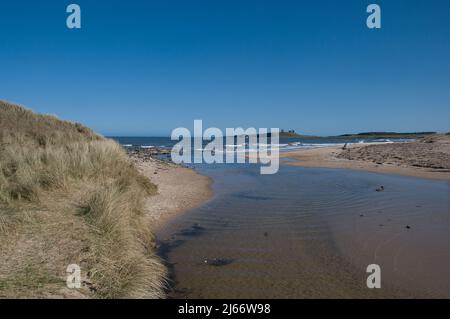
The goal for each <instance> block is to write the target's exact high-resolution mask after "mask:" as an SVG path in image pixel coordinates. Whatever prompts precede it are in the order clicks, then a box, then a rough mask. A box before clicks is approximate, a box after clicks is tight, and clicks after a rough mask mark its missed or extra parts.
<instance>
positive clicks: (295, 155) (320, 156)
mask: <svg viewBox="0 0 450 319" xmlns="http://www.w3.org/2000/svg"><path fill="white" fill-rule="evenodd" d="M406 144H411V145H413V144H414V145H417V144H420V142H413V143H405V145H406ZM391 145H393V144H378V145H371V144H361V145H351V146H349V147H348V148H347V150H342V146H329V147H322V148H314V149H300V150H296V151H290V152H285V153H280V160H281V161H282V163H283V164H286V165H292V166H301V167H311V168H334V169H348V170H356V171H366V172H371V173H382V174H391V175H400V176H408V177H416V178H425V179H431V180H441V181H442V180H444V181H450V170H448V169H435V168H430V167H416V166H411V165H408V164H406V163H402V162H386V161H378V162H374V161H372V160H370V159H369V158H368V157H364V156H360V157H359V158H358V159H351V158H352V157H351V156H347V158H345V157H344V156H346V155H347V154H348V153H350V154H351V152H354V153H363V152H365V150H366V149H367V148H369V149H370V148H371V147H374V146H376V147H377V148H378V149H383V148H386V146H388V147H389V146H391ZM424 145H425V144H424ZM407 147H408V146H407ZM345 152H347V154H345ZM283 158H284V159H292V160H294V161H288V160H284V161H283Z"/></svg>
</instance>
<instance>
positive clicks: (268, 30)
mask: <svg viewBox="0 0 450 319" xmlns="http://www.w3.org/2000/svg"><path fill="white" fill-rule="evenodd" d="M70 3H78V4H79V5H80V6H81V9H82V29H81V30H69V29H68V28H67V27H66V17H67V16H68V14H67V13H66V12H65V11H66V10H65V9H66V6H67V5H68V4H70ZM370 3H377V4H379V5H380V6H381V9H382V28H381V29H380V30H369V29H368V28H367V26H366V18H367V16H368V14H367V13H366V7H367V5H368V4H370ZM0 72H1V75H0V99H4V100H8V101H11V102H16V103H19V104H22V105H26V106H27V107H29V108H32V109H33V110H35V111H37V112H41V113H51V114H56V115H58V116H59V117H61V118H64V119H69V120H73V121H79V122H82V123H84V124H86V125H88V126H90V127H92V128H94V129H95V130H97V131H99V132H100V133H103V134H105V135H137V136H150V135H158V136H161V135H169V134H170V132H171V130H172V129H174V128H176V127H179V126H186V127H189V128H191V127H192V126H193V120H194V119H203V120H204V125H205V126H217V127H220V128H225V127H238V126H243V127H250V126H253V127H280V128H284V129H295V130H297V131H298V132H301V133H305V134H319V135H332V134H343V133H349V132H361V131H383V130H385V131H429V130H432V131H434V130H437V131H450V1H448V0H432V1H426V0H417V1H414V0H407V1H406V0H389V1H380V0H371V1H364V0H333V1H332V0H329V1H320V0H309V1H301V0H297V1H283V0H277V1H264V0H256V1H245V0H222V1H219V0H208V1H206V0H205V1H197V0H183V1H181V0H180V1H175V0H159V1H152V0H148V1H144V0H127V1H122V0H121V1H106V0H102V1H99V0H95V1H94V0H90V1H87V0H70V1H62V0H54V1H50V0H42V1H23V0H17V1H7V2H6V1H2V2H1V3H0Z"/></svg>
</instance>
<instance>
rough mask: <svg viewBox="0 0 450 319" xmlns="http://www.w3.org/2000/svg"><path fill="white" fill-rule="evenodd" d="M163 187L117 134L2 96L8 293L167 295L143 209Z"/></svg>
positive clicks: (1, 194)
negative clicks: (141, 169)
mask: <svg viewBox="0 0 450 319" xmlns="http://www.w3.org/2000/svg"><path fill="white" fill-rule="evenodd" d="M154 193H156V187H155V186H154V185H153V184H152V183H151V182H150V181H149V180H148V179H147V178H145V177H144V176H142V175H140V174H139V173H138V171H137V170H136V168H135V167H134V166H133V164H132V163H131V162H130V161H129V159H128V157H127V156H126V154H125V152H124V151H123V150H122V148H121V147H120V146H119V145H118V144H116V143H115V142H113V141H110V140H107V139H104V138H102V137H101V136H99V135H97V134H95V133H94V132H93V131H92V130H90V129H88V128H86V127H84V126H82V125H80V124H74V123H69V122H64V121H61V120H58V119H56V118H55V117H52V116H44V115H36V114H34V113H32V112H31V111H29V110H26V109H24V108H22V107H19V106H16V105H12V104H8V103H5V102H1V101H0V258H1V260H2V262H1V263H0V297H6V298H15V297H32V298H46V297H93V298H160V297H163V293H162V288H163V286H164V277H165V268H164V267H163V266H162V265H161V263H160V262H159V259H158V258H157V256H156V255H155V254H154V238H153V236H152V234H151V233H150V232H149V230H148V227H147V225H146V223H145V218H144V216H143V211H142V208H143V200H144V198H145V197H146V196H148V195H151V194H154ZM69 264H78V265H80V266H81V270H82V278H83V287H82V289H80V290H78V291H74V290H69V289H68V288H66V285H65V278H66V268H67V266H68V265H69Z"/></svg>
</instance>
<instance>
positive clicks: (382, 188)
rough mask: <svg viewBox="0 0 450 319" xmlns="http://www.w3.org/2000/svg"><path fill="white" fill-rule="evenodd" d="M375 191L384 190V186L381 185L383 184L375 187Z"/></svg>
mask: <svg viewBox="0 0 450 319" xmlns="http://www.w3.org/2000/svg"><path fill="white" fill-rule="evenodd" d="M375 191H377V192H382V191H384V186H383V185H382V186H380V187H379V188H377V189H376V190H375Z"/></svg>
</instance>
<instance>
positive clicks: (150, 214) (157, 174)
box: [133, 157, 213, 232]
mask: <svg viewBox="0 0 450 319" xmlns="http://www.w3.org/2000/svg"><path fill="white" fill-rule="evenodd" d="M133 161H134V162H135V164H136V167H137V168H138V169H139V171H140V172H141V173H142V174H143V175H145V176H147V177H148V178H150V179H151V181H152V182H153V183H154V184H156V185H157V187H158V194H157V195H154V196H150V197H148V198H147V199H146V201H145V210H146V217H147V218H148V220H149V224H150V227H151V231H152V232H157V230H158V229H159V228H161V227H163V226H164V225H165V224H166V223H167V222H169V221H170V220H171V219H172V218H174V217H176V216H177V214H179V213H181V212H185V211H188V210H190V209H193V208H195V207H197V206H199V205H201V204H203V203H204V202H206V201H207V200H209V199H210V198H211V197H212V195H213V192H212V189H211V183H212V180H211V179H210V178H209V177H207V176H203V175H200V174H198V173H197V172H195V171H194V170H192V169H190V168H186V167H181V166H178V165H175V164H171V163H168V162H164V161H161V160H158V159H155V158H145V159H143V158H136V157H134V158H133Z"/></svg>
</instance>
